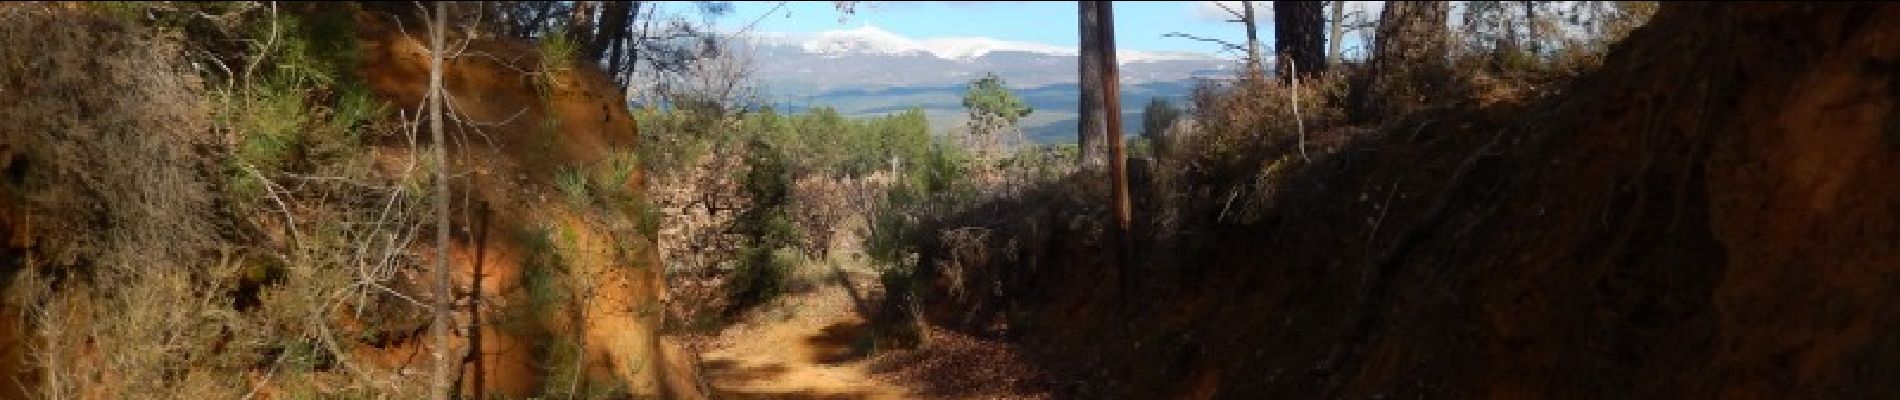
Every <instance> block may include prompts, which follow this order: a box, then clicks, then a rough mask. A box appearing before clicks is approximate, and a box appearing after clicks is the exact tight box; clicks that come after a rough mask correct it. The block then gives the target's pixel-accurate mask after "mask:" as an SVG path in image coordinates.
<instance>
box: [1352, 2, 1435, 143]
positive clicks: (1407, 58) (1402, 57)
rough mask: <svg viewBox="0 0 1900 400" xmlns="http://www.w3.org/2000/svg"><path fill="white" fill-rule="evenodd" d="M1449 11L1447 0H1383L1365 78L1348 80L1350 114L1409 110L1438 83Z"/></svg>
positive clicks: (1369, 117)
mask: <svg viewBox="0 0 1900 400" xmlns="http://www.w3.org/2000/svg"><path fill="white" fill-rule="evenodd" d="M1450 12H1451V6H1450V2H1444V1H1388V2H1385V12H1384V13H1382V14H1381V15H1379V28H1378V29H1377V31H1376V32H1375V34H1374V37H1373V43H1372V59H1371V60H1370V62H1369V63H1368V64H1369V68H1368V70H1367V71H1366V76H1365V80H1364V81H1362V82H1358V84H1356V85H1354V90H1353V98H1354V99H1353V100H1352V101H1351V103H1352V104H1353V113H1352V114H1353V119H1354V120H1356V121H1359V122H1372V121H1374V120H1375V119H1379V118H1380V117H1382V116H1390V115H1402V114H1405V113H1409V112H1411V111H1413V110H1415V109H1416V108H1417V107H1418V106H1419V105H1421V104H1422V101H1421V100H1422V97H1424V96H1426V95H1428V94H1430V93H1433V92H1434V91H1435V90H1437V88H1438V87H1439V86H1441V85H1442V81H1443V80H1444V79H1446V74H1447V72H1448V71H1447V68H1448V67H1447V65H1446V57H1447V51H1448V50H1449V48H1448V46H1449V43H1447V42H1446V40H1447V30H1448V28H1447V27H1446V26H1445V22H1446V20H1447V18H1449V14H1450Z"/></svg>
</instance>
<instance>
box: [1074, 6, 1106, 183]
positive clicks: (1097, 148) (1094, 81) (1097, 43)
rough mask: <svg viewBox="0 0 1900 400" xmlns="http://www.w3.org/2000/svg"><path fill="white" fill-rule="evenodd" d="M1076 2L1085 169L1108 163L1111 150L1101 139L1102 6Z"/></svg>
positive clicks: (1079, 134) (1079, 126)
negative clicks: (1078, 26) (1100, 30)
mask: <svg viewBox="0 0 1900 400" xmlns="http://www.w3.org/2000/svg"><path fill="white" fill-rule="evenodd" d="M1077 3H1079V4H1077V8H1078V11H1079V16H1078V17H1079V20H1078V25H1080V26H1081V34H1080V35H1079V36H1080V38H1081V46H1080V48H1079V51H1078V52H1077V56H1076V59H1075V63H1076V68H1077V70H1078V71H1077V75H1078V79H1077V81H1076V86H1077V88H1078V89H1080V92H1081V98H1080V99H1079V101H1077V104H1078V107H1077V108H1079V110H1078V113H1079V114H1078V115H1077V119H1076V146H1077V150H1078V151H1079V152H1080V153H1081V154H1080V157H1079V158H1080V160H1078V161H1080V162H1081V164H1082V168H1083V169H1092V170H1099V169H1101V168H1104V167H1106V166H1107V165H1108V155H1107V154H1106V153H1107V152H1108V149H1107V147H1106V146H1105V143H1103V141H1102V140H1103V136H1104V135H1105V132H1107V131H1106V130H1105V128H1104V127H1103V126H1104V121H1103V119H1104V118H1107V110H1106V109H1104V108H1102V64H1101V57H1102V47H1101V38H1100V37H1099V36H1098V35H1097V34H1096V31H1097V30H1099V29H1101V21H1102V18H1101V9H1100V8H1098V7H1099V6H1098V4H1096V2H1094V1H1078V2H1077Z"/></svg>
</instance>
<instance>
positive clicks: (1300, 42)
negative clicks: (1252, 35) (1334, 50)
mask: <svg viewBox="0 0 1900 400" xmlns="http://www.w3.org/2000/svg"><path fill="white" fill-rule="evenodd" d="M1322 9H1323V6H1322V3H1321V2H1317V1H1276V2H1273V52H1274V54H1275V56H1276V57H1278V59H1279V60H1281V61H1282V64H1277V65H1275V66H1274V68H1275V69H1276V70H1279V71H1282V72H1281V74H1282V75H1287V74H1285V72H1284V71H1286V70H1287V68H1286V66H1285V64H1284V63H1285V62H1291V63H1295V64H1298V65H1299V69H1300V71H1301V73H1300V75H1302V77H1307V76H1313V75H1317V74H1319V73H1320V72H1324V71H1325V70H1326V53H1325V51H1326V48H1325V44H1326V33H1325V28H1326V19H1325V16H1324V13H1323V11H1322Z"/></svg>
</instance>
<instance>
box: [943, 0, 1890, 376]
mask: <svg viewBox="0 0 1900 400" xmlns="http://www.w3.org/2000/svg"><path fill="white" fill-rule="evenodd" d="M1897 37H1900V6H1895V5H1891V4H1870V3H1856V4H1838V5H1827V6H1820V5H1805V4H1763V3H1753V4H1746V5H1729V4H1710V3H1667V4H1664V5H1663V8H1662V9H1661V10H1660V12H1659V13H1658V14H1657V15H1656V16H1655V17H1654V19H1653V20H1652V22H1651V23H1650V24H1649V25H1648V26H1647V27H1645V28H1642V29H1640V30H1639V31H1637V32H1635V33H1633V34H1632V35H1631V36H1630V37H1629V38H1628V40H1627V41H1625V42H1624V43H1623V44H1621V45H1619V47H1617V48H1616V49H1615V50H1614V51H1613V52H1612V53H1611V54H1610V55H1609V56H1608V58H1607V59H1606V60H1605V62H1604V65H1605V67H1604V68H1603V69H1602V70H1600V71H1597V72H1594V73H1592V74H1590V75H1587V76H1584V77H1582V78H1580V79H1578V80H1577V81H1575V82H1573V83H1572V84H1571V85H1569V88H1568V89H1565V90H1562V91H1560V92H1559V94H1558V95H1555V96H1549V97H1545V98H1542V99H1531V100H1522V101H1518V100H1509V99H1506V100H1503V101H1498V100H1497V99H1484V98H1473V99H1464V100H1454V101H1448V102H1447V103H1451V104H1453V105H1452V106H1451V107H1449V108H1446V109H1439V110H1435V111H1430V112H1427V113H1425V114H1422V115H1417V116H1412V117H1410V118H1407V119H1405V120H1404V121H1405V122H1403V123H1401V124H1398V125H1396V126H1393V127H1390V128H1388V129H1386V130H1382V131H1380V132H1375V133H1370V134H1364V135H1358V136H1352V137H1347V138H1341V139H1339V140H1342V141H1343V144H1342V145H1340V146H1338V147H1336V148H1331V147H1329V148H1328V149H1327V150H1326V151H1324V152H1323V154H1320V155H1316V157H1315V160H1314V161H1313V162H1312V163H1310V164H1300V165H1298V166H1295V167H1292V168H1291V169H1290V170H1287V171H1286V173H1285V174H1284V175H1276V176H1273V177H1271V178H1272V179H1270V181H1271V182H1273V185H1272V186H1271V187H1270V188H1266V189H1265V192H1266V193H1268V194H1267V195H1266V196H1265V197H1264V198H1261V199H1258V200H1259V201H1252V200H1254V199H1251V198H1247V197H1242V198H1243V199H1246V200H1243V201H1238V202H1236V201H1233V199H1234V198H1235V197H1233V196H1228V195H1227V194H1228V193H1230V192H1231V193H1239V192H1242V191H1245V190H1246V189H1245V188H1248V187H1249V182H1255V181H1256V179H1257V178H1256V174H1257V173H1259V174H1265V173H1268V172H1271V170H1273V168H1268V167H1265V165H1264V164H1263V165H1261V166H1258V167H1256V168H1255V169H1253V170H1248V171H1239V172H1236V171H1226V172H1215V173H1200V174H1199V175H1195V174H1194V173H1190V174H1189V176H1187V177H1186V178H1187V179H1186V180H1185V181H1184V183H1180V185H1182V186H1181V187H1169V188H1166V189H1168V190H1176V191H1178V192H1182V193H1190V194H1192V193H1216V194H1218V195H1214V196H1210V195H1204V194H1203V195H1199V196H1200V197H1197V198H1199V199H1201V203H1200V204H1199V205H1197V206H1194V207H1188V208H1186V209H1183V210H1175V211H1179V212H1181V214H1180V215H1181V217H1180V219H1179V221H1181V222H1180V224H1179V226H1180V227H1181V229H1179V230H1178V231H1171V232H1165V233H1168V234H1166V235H1162V234H1157V233H1154V232H1146V233H1144V236H1142V239H1141V240H1140V243H1139V244H1138V246H1137V252H1138V253H1140V254H1141V255H1142V256H1141V260H1142V262H1141V263H1139V264H1138V266H1137V267H1136V268H1135V269H1134V272H1133V273H1131V275H1132V276H1133V277H1134V282H1135V283H1133V284H1131V286H1132V287H1133V288H1134V289H1133V291H1132V292H1130V293H1129V294H1128V295H1127V296H1126V297H1125V298H1126V299H1127V300H1128V301H1127V302H1126V304H1118V303H1117V302H1116V300H1117V299H1116V296H1114V295H1113V294H1114V293H1116V292H1117V285H1116V281H1117V278H1118V276H1117V275H1118V274H1117V273H1116V272H1115V271H1116V270H1115V269H1114V268H1112V267H1111V266H1112V265H1113V264H1112V263H1110V261H1111V259H1109V258H1108V256H1109V255H1112V254H1113V253H1112V252H1110V251H1106V250H1105V249H1104V247H1103V246H1102V245H1101V244H1100V243H1103V242H1107V241H1106V240H1102V238H1103V236H1102V234H1101V233H1100V230H1099V229H1100V226H1101V224H1100V223H1092V222H1090V221H1101V220H1103V218H1105V216H1106V212H1105V211H1103V210H1102V207H1101V206H1099V205H1098V203H1099V201H1097V200H1096V198H1076V197H1073V196H1070V195H1066V194H1061V193H1032V194H1030V195H1026V196H1024V197H1023V198H1019V199H1014V200H1006V201H1002V202H999V203H997V204H988V205H983V206H978V207H973V211H971V212H969V213H967V214H965V215H962V216H958V217H952V218H948V219H946V220H943V221H938V222H937V227H938V228H939V229H942V230H944V232H945V233H944V234H943V235H941V236H940V237H934V238H930V240H931V244H930V245H927V246H926V249H925V250H926V251H925V253H926V254H925V255H924V259H925V260H933V261H934V262H931V263H927V265H926V266H927V267H929V268H928V269H926V270H925V271H926V275H925V276H924V278H925V279H926V280H927V282H930V285H929V286H930V289H929V290H927V291H926V293H925V301H924V302H923V303H924V304H928V305H929V306H927V307H926V310H925V311H926V314H927V315H928V316H929V317H931V319H932V320H933V321H936V322H939V323H943V324H947V325H952V326H958V327H962V328H963V329H965V330H969V331H975V332H983V333H987V334H991V335H995V336H1000V337H1008V338H1012V340H1015V341H1019V342H1022V343H1024V344H1025V347H1026V348H1030V349H1036V351H1035V353H1036V354H1037V357H1038V359H1039V360H1040V362H1041V363H1042V364H1044V365H1046V366H1049V367H1051V368H1052V369H1054V370H1057V371H1065V372H1066V374H1067V375H1069V376H1070V377H1071V378H1072V379H1063V380H1061V381H1062V382H1070V383H1066V384H1064V385H1066V386H1065V387H1063V388H1061V389H1062V390H1063V391H1064V392H1065V393H1067V394H1069V395H1071V396H1075V397H1084V398H1099V397H1116V398H1379V397H1385V398H1415V397H1424V398H1526V397H1529V398H1710V397H1721V398H1881V397H1892V396H1895V395H1900V386H1896V384H1895V382H1894V381H1893V380H1892V377H1893V376H1895V374H1897V373H1900V307H1897V306H1896V304H1900V301H1896V300H1897V299H1900V281H1896V279H1900V278H1896V272H1900V270H1896V268H1900V226H1896V221H1900V176H1896V175H1894V174H1893V173H1892V172H1893V171H1896V170H1900V118H1896V115H1900V113H1896V110H1895V108H1894V107H1895V106H1896V105H1900V40H1896V38H1897ZM1294 158H1297V156H1295V157H1294ZM1164 165H1165V164H1164ZM1257 171H1265V172H1257ZM1262 176H1264V175H1262ZM1052 190H1057V191H1059V190H1061V189H1052ZM1154 190H1160V189H1154ZM1223 200H1226V203H1225V204H1224V205H1223V203H1222V201H1223ZM1156 207H1158V206H1156V205H1154V204H1153V203H1151V204H1149V205H1147V206H1145V207H1143V206H1140V205H1138V207H1137V212H1138V213H1142V214H1143V215H1145V216H1144V217H1139V218H1157V217H1155V215H1157V213H1159V212H1161V211H1168V210H1162V209H1158V208H1156ZM1236 215H1243V216H1250V217H1236ZM1153 223H1155V221H1154V220H1149V219H1144V220H1142V221H1140V222H1138V225H1143V226H1153V225H1152V224H1153ZM953 228H962V229H957V230H955V231H952V229H953ZM979 228H981V229H979ZM1139 229H1147V228H1139ZM953 233H954V234H953ZM977 246H985V247H987V248H990V249H994V250H991V252H990V253H989V254H982V253H980V252H974V253H973V252H972V250H971V249H978V248H983V247H977Z"/></svg>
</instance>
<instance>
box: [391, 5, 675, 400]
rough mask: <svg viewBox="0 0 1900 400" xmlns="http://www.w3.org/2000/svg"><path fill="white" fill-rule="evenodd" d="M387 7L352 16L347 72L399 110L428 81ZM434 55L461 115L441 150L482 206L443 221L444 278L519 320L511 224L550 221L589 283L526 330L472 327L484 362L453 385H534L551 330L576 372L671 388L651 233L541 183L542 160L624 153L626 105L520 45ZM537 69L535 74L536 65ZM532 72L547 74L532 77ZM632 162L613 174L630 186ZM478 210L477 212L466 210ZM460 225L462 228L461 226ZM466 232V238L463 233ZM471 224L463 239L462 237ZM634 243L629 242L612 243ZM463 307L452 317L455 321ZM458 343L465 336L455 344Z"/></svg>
mask: <svg viewBox="0 0 1900 400" xmlns="http://www.w3.org/2000/svg"><path fill="white" fill-rule="evenodd" d="M393 21H394V20H393V19H391V18H390V16H388V15H379V14H376V13H363V14H361V15H360V16H359V18H358V25H359V27H361V31H360V33H359V38H360V39H361V40H362V41H361V43H362V49H363V52H364V54H365V58H364V59H363V61H362V63H361V64H360V65H359V66H358V73H359V74H360V76H361V77H362V79H363V80H364V81H365V82H367V83H368V84H369V86H370V87H371V88H372V89H373V90H374V91H375V93H376V94H377V95H378V96H379V97H382V98H383V99H385V100H387V101H389V102H390V103H391V104H395V105H397V106H399V107H401V108H403V109H404V110H406V112H408V113H410V114H409V115H417V114H416V112H417V110H418V107H419V106H420V105H421V104H423V99H424V94H425V93H426V91H427V84H428V68H429V59H428V58H427V57H428V54H427V52H426V51H424V49H423V47H422V43H421V41H420V40H419V38H418V37H413V36H408V35H405V34H404V33H403V32H401V31H400V30H399V29H397V26H395V25H394V24H393V23H392V22H393ZM452 42H455V45H456V46H458V48H462V47H460V46H462V44H463V43H462V41H461V40H459V39H457V40H453V41H452ZM462 49H463V50H462V51H461V52H460V53H459V54H458V56H457V57H455V58H453V59H451V60H449V61H448V62H446V64H447V69H446V72H445V75H444V76H445V78H444V80H445V87H446V88H447V91H448V93H449V99H448V100H449V107H448V108H450V109H451V110H453V111H454V112H456V113H457V114H458V115H459V120H460V121H463V122H465V124H450V125H451V126H455V127H456V129H452V130H450V132H449V134H450V135H451V136H452V137H454V138H456V142H457V143H456V144H457V145H456V146H454V147H451V149H453V150H454V151H453V152H452V154H450V158H451V159H452V163H454V164H455V165H456V166H457V167H458V170H461V171H470V172H471V175H472V178H471V180H469V181H458V182H456V183H457V185H456V186H458V187H455V188H453V189H452V191H454V192H455V193H457V194H464V193H466V194H468V195H469V196H470V197H472V199H471V200H472V203H476V204H480V205H482V206H484V207H486V209H487V210H489V213H488V214H485V215H484V214H480V213H470V215H471V217H469V218H467V219H462V220H458V221H456V223H455V224H456V225H457V226H456V229H457V232H458V233H457V234H456V236H457V237H458V239H461V240H458V242H457V244H456V245H455V247H454V248H453V249H452V250H451V253H452V257H453V258H452V261H451V264H452V265H453V266H454V267H455V268H456V269H457V275H456V278H455V280H456V281H457V286H458V287H461V288H469V287H471V286H473V285H474V282H476V277H477V276H478V275H479V276H480V277H481V279H480V282H481V283H480V291H481V292H482V293H484V297H483V299H484V300H483V307H481V308H480V309H479V310H480V311H479V314H480V315H481V318H482V319H483V320H485V321H491V323H498V322H493V321H501V320H504V319H508V318H522V317H521V315H522V314H521V312H520V309H522V307H525V303H522V302H523V301H525V300H524V297H525V292H526V290H527V289H525V287H524V285H523V283H522V282H523V279H524V276H525V275H524V273H525V271H524V270H523V262H524V261H523V260H525V259H526V257H527V256H528V255H527V254H526V252H527V250H524V249H525V248H526V246H528V245H527V244H525V243H523V242H522V241H523V240H524V239H523V235H521V234H520V233H521V232H534V231H536V230H537V229H543V228H546V229H552V230H554V231H560V232H568V233H570V234H571V236H570V237H571V239H572V241H573V243H572V244H571V246H572V248H571V249H564V250H562V251H563V252H565V254H564V257H566V258H567V260H566V263H567V264H568V265H570V266H571V271H570V272H569V273H571V274H573V275H575V276H581V277H585V278H582V280H583V281H585V282H586V284H587V285H589V287H587V288H584V289H583V290H581V291H579V292H576V293H573V295H572V296H570V297H569V298H571V299H573V300H574V301H573V302H569V303H566V304H561V305H558V306H557V307H556V308H555V309H554V310H548V311H545V312H543V313H542V314H541V315H539V316H532V317H529V318H531V319H532V320H533V321H531V322H532V323H531V324H530V325H531V327H529V328H520V327H519V326H518V325H519V324H502V325H507V326H516V327H515V328H510V329H500V328H497V326H488V325H485V328H484V329H482V330H481V332H482V335H481V336H482V344H481V349H480V352H481V354H482V356H481V357H482V362H481V364H483V368H482V370H483V371H484V373H483V376H482V377H481V378H480V379H479V380H478V379H476V378H475V377H474V376H472V374H474V372H473V368H470V369H469V371H470V372H469V374H470V375H471V376H465V377H464V380H463V382H464V384H465V385H469V386H468V387H467V388H465V390H467V391H468V392H469V393H474V392H475V391H476V388H475V387H473V385H474V384H475V382H483V385H482V386H483V388H482V389H481V390H482V391H485V392H490V393H497V394H505V395H507V396H511V397H526V396H531V395H534V394H536V393H538V391H539V390H540V389H541V388H542V387H543V386H544V385H548V384H567V383H550V382H542V381H541V379H542V378H543V375H545V373H544V371H542V370H541V368H542V367H540V366H542V365H546V363H547V359H548V358H549V355H548V354H545V353H544V351H542V350H537V349H536V348H537V347H540V346H536V345H534V344H546V343H548V342H549V341H551V340H554V339H556V338H561V339H566V340H569V341H577V342H579V343H581V346H583V347H584V348H585V349H586V350H585V351H584V354H585V356H584V357H585V360H586V364H585V365H586V366H585V367H584V370H585V373H586V376H587V377H588V378H587V380H589V381H590V382H593V383H589V384H590V385H595V384H624V385H625V386H626V388H627V389H628V390H630V391H631V392H632V394H636V395H638V394H646V395H680V394H681V393H691V392H692V391H693V388H691V387H675V386H678V385H679V384H680V383H681V382H691V381H692V380H691V379H688V378H680V377H678V376H676V375H678V374H679V373H680V372H679V371H676V370H677V369H679V368H690V367H691V366H692V363H691V362H690V361H682V360H678V359H677V358H680V357H684V356H687V355H688V354H686V353H684V352H681V351H678V349H676V348H671V347H673V346H672V345H670V344H667V343H665V342H663V341H661V340H660V339H659V336H658V334H657V331H658V329H659V322H660V318H659V313H658V312H656V310H659V309H662V308H663V307H662V306H661V305H660V304H659V303H660V294H661V293H662V292H664V290H663V289H662V288H663V287H664V286H663V285H664V282H663V279H662V277H661V276H660V273H659V268H658V267H657V266H658V265H659V263H658V260H657V259H656V258H655V257H657V255H656V253H654V252H653V251H652V249H653V245H652V241H653V238H650V237H644V236H642V235H638V234H637V233H627V232H624V230H613V229H610V227H609V226H608V225H609V224H611V222H609V221H603V220H601V219H600V218H599V217H597V216H594V215H592V214H590V213H589V212H588V211H587V210H580V209H576V207H575V206H574V205H572V204H569V202H567V201H566V199H565V198H564V197H563V196H564V195H563V194H562V192H561V191H560V190H558V189H556V188H555V187H554V186H553V184H552V182H553V177H554V174H555V173H556V171H559V170H561V169H563V168H580V167H582V166H586V165H591V164H593V163H596V162H599V161H601V160H603V159H605V158H606V157H608V155H609V152H610V151H631V150H632V149H633V146H634V140H635V135H636V130H635V124H634V123H633V120H632V118H631V115H630V114H628V113H627V111H626V110H625V108H624V107H618V106H616V105H617V104H620V96H621V93H620V91H619V90H618V89H616V88H615V86H614V85H613V84H612V83H611V82H610V81H609V80H608V78H607V77H606V75H604V74H603V73H602V72H601V71H599V70H598V68H595V67H592V66H588V65H584V64H578V63H577V64H574V65H573V66H571V67H568V68H565V69H561V70H557V71H541V70H540V68H541V66H542V63H541V62H540V60H539V52H538V51H536V49H535V48H533V47H531V46H529V45H528V44H526V43H522V42H515V41H497V40H474V41H470V42H467V44H466V47H465V48H462ZM543 74H545V75H547V77H546V78H543V77H538V75H543ZM538 79H547V81H549V82H552V83H551V84H550V85H548V87H547V88H546V89H545V90H546V94H545V95H544V94H543V92H542V91H543V90H544V89H543V88H541V87H538V86H537V84H538V83H537V80H538ZM408 146H409V144H408V143H407V139H405V138H384V139H383V140H382V142H381V143H380V144H379V148H378V149H377V151H378V152H379V159H382V160H384V162H383V164H384V165H383V166H382V167H384V168H387V169H390V170H398V169H399V168H400V167H397V165H400V164H399V163H400V162H404V161H401V160H406V159H407V158H408V157H409V155H408V154H407V152H408V151H409V149H410V148H409V147H408ZM641 181H642V177H641V176H639V174H638V172H637V170H636V172H635V173H634V175H633V176H631V177H629V178H628V181H627V182H626V183H625V185H626V186H627V187H626V189H627V190H630V191H633V192H634V193H639V191H640V190H642V189H643V187H642V183H641ZM475 215H480V216H475ZM471 231H473V233H471ZM464 235H467V236H464ZM470 236H472V237H473V238H474V240H468V239H467V238H468V237H470ZM628 243H632V244H634V245H633V247H632V248H631V250H632V252H631V253H630V254H626V253H622V250H623V249H625V248H624V247H623V245H626V244H628ZM467 318H469V314H468V313H467V312H464V313H462V315H460V316H459V317H458V319H460V320H462V321H467ZM404 346H409V347H413V345H407V344H404V345H398V346H395V347H394V348H393V349H394V350H392V349H374V348H364V349H360V350H361V351H362V352H370V353H378V352H385V353H387V352H394V353H402V354H407V353H409V352H413V351H414V350H413V349H412V350H409V351H403V350H400V349H402V348H403V347H404ZM457 346H458V347H466V346H468V344H467V343H465V342H464V343H459V344H458V345H457ZM397 355H398V354H390V355H388V356H385V357H382V359H384V360H385V361H386V362H385V366H387V367H398V366H401V365H404V363H410V362H423V361H426V360H423V359H422V358H411V357H406V356H404V357H396V356H397Z"/></svg>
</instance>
